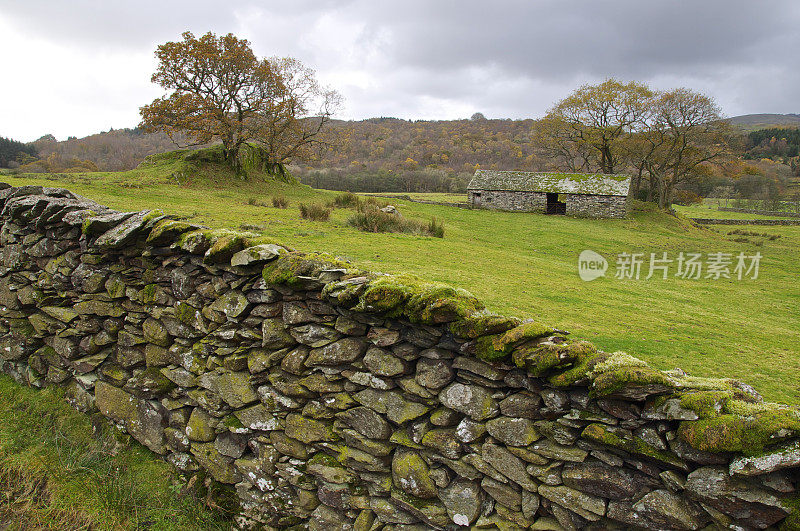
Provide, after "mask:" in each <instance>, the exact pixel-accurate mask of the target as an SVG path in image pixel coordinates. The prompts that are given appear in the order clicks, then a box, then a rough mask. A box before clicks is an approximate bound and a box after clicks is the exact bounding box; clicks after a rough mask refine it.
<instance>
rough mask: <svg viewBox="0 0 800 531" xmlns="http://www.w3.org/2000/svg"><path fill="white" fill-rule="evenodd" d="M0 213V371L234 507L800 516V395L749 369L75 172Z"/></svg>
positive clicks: (458, 514) (646, 520)
mask: <svg viewBox="0 0 800 531" xmlns="http://www.w3.org/2000/svg"><path fill="white" fill-rule="evenodd" d="M0 223H2V228H1V229H0V305H2V306H1V307H0V341H2V348H0V364H1V365H0V366H1V367H2V370H3V372H5V373H7V374H10V375H11V376H13V377H14V378H15V379H17V380H18V381H20V382H23V383H25V384H28V385H32V386H37V387H42V386H47V385H59V386H63V387H64V388H65V389H66V393H67V396H68V397H69V399H70V400H71V401H72V402H73V403H74V404H75V405H76V407H79V408H80V409H82V410H85V411H92V410H99V411H100V412H101V413H102V414H103V415H105V416H106V417H107V418H109V419H110V420H112V421H113V422H114V423H116V424H117V425H118V426H120V427H121V428H123V429H124V430H126V431H128V432H129V433H130V434H131V435H132V436H133V437H134V438H135V439H137V440H138V441H139V442H141V443H142V444H143V445H145V446H147V447H148V448H150V449H151V450H152V451H153V452H155V453H157V454H160V455H162V456H163V457H164V458H165V459H166V460H167V461H169V462H170V463H172V464H173V465H174V466H175V468H176V469H177V471H178V472H179V473H181V474H184V475H186V476H191V475H193V474H197V473H198V472H200V471H201V470H202V471H205V472H206V473H207V474H208V475H210V476H211V477H212V478H213V479H214V480H215V481H218V482H220V483H222V484H225V485H229V486H230V488H232V489H235V492H236V494H237V496H238V499H239V500H240V503H241V515H240V517H239V518H238V521H239V523H240V524H241V525H242V526H243V527H246V526H250V525H256V524H257V523H260V524H262V525H265V526H268V527H267V528H271V527H272V528H285V527H291V526H300V528H306V527H307V528H309V529H325V530H328V529H358V530H372V529H375V530H377V529H384V530H395V529H445V528H446V529H456V528H459V527H466V526H474V527H476V528H481V529H483V528H487V529H488V528H491V529H494V528H498V529H520V528H531V529H632V528H645V529H703V528H709V529H755V528H778V527H779V526H783V527H784V528H785V529H796V528H797V527H796V526H797V513H796V507H797V505H798V497H797V486H798V466H799V465H800V442H799V441H798V432H800V416H798V412H797V410H796V409H794V408H788V407H785V406H776V405H770V404H765V403H763V401H762V400H761V397H760V396H759V395H758V393H757V392H756V391H755V390H753V389H752V388H751V387H749V386H747V385H745V384H742V383H740V382H738V381H734V380H727V379H719V380H716V379H702V378H690V377H688V376H686V375H685V374H683V373H681V372H680V371H672V372H668V373H665V372H661V371H657V370H655V369H652V368H650V367H648V366H647V365H646V364H645V363H643V362H641V361H640V360H637V359H635V358H633V357H631V356H628V355H627V354H624V353H605V352H601V351H599V350H598V349H596V348H595V347H593V346H592V345H590V344H588V343H585V342H580V341H570V340H568V339H567V338H566V334H565V333H563V332H559V331H557V330H554V329H553V328H550V327H548V326H545V325H543V324H540V323H536V322H531V321H525V322H523V321H520V320H519V319H513V318H506V317H502V316H498V315H494V314H491V313H490V312H487V311H486V310H485V309H484V308H483V305H482V304H481V303H480V302H479V301H477V300H475V298H474V297H472V296H471V295H469V294H467V293H466V292H463V291H461V290H454V289H452V288H448V287H446V286H442V285H438V284H428V283H424V282H419V283H417V282H414V281H410V280H408V279H405V278H403V279H400V278H396V277H391V276H387V275H380V274H374V273H368V272H364V271H359V270H356V269H354V268H352V266H350V265H349V264H346V263H342V262H339V261H336V260H335V259H332V258H330V257H326V256H322V255H316V254H313V253H312V254H303V253H298V252H293V251H289V250H287V249H286V248H284V247H281V246H278V245H275V244H272V243H268V242H264V241H261V240H260V239H259V238H258V237H257V235H252V234H246V233H234V232H231V231H208V230H203V229H201V228H199V227H196V226H193V225H190V224H188V223H185V222H181V221H175V220H171V219H169V218H168V217H166V216H163V215H161V214H160V213H159V212H147V211H145V212H136V213H130V212H129V213H120V212H115V211H112V210H109V209H106V208H104V207H102V206H100V205H98V204H96V203H93V202H91V201H88V200H86V199H84V198H80V197H77V196H74V195H73V194H72V193H70V192H69V191H67V190H63V189H48V188H45V189H42V188H41V187H20V188H10V187H9V188H5V189H3V190H0ZM792 511H795V512H792ZM708 526H711V527H708Z"/></svg>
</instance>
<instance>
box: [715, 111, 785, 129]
mask: <svg viewBox="0 0 800 531" xmlns="http://www.w3.org/2000/svg"><path fill="white" fill-rule="evenodd" d="M728 121H730V123H731V124H733V125H735V126H738V127H739V128H741V129H743V130H745V131H755V130H757V129H768V128H770V127H800V114H743V115H741V116H734V117H732V118H728Z"/></svg>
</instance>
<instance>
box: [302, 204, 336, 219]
mask: <svg viewBox="0 0 800 531" xmlns="http://www.w3.org/2000/svg"><path fill="white" fill-rule="evenodd" d="M298 206H299V208H300V217H302V218H303V219H310V220H312V221H328V218H329V217H331V209H330V208H328V207H326V206H325V205H321V204H319V203H311V204H310V205H306V204H304V203H300V205H298Z"/></svg>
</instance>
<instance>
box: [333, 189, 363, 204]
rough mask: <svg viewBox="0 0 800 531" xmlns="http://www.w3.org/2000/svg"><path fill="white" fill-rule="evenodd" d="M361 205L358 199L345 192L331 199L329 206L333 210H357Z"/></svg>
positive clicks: (351, 193) (354, 195)
mask: <svg viewBox="0 0 800 531" xmlns="http://www.w3.org/2000/svg"><path fill="white" fill-rule="evenodd" d="M360 203H361V200H360V199H359V197H358V196H357V195H356V194H354V193H353V192H345V193H343V194H339V195H337V196H336V197H334V198H333V201H332V202H331V206H333V207H334V208H358V205H359V204H360Z"/></svg>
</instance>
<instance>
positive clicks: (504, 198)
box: [469, 190, 627, 218]
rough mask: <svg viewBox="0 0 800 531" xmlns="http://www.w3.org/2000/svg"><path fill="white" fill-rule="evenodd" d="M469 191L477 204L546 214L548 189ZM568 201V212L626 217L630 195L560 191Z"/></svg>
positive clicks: (484, 206)
mask: <svg viewBox="0 0 800 531" xmlns="http://www.w3.org/2000/svg"><path fill="white" fill-rule="evenodd" d="M476 192H478V190H470V191H469V203H470V204H471V205H472V206H474V207H480V208H488V209H494V210H508V211H516V212H539V213H542V214H543V213H545V211H546V208H547V194H546V193H544V192H512V191H500V190H483V191H480V195H481V197H480V202H479V203H478V202H477V200H476ZM560 196H561V197H562V199H563V200H564V201H565V202H566V204H567V215H569V216H578V217H590V218H624V217H625V215H626V214H627V198H625V197H622V196H610V195H586V194H560Z"/></svg>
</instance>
